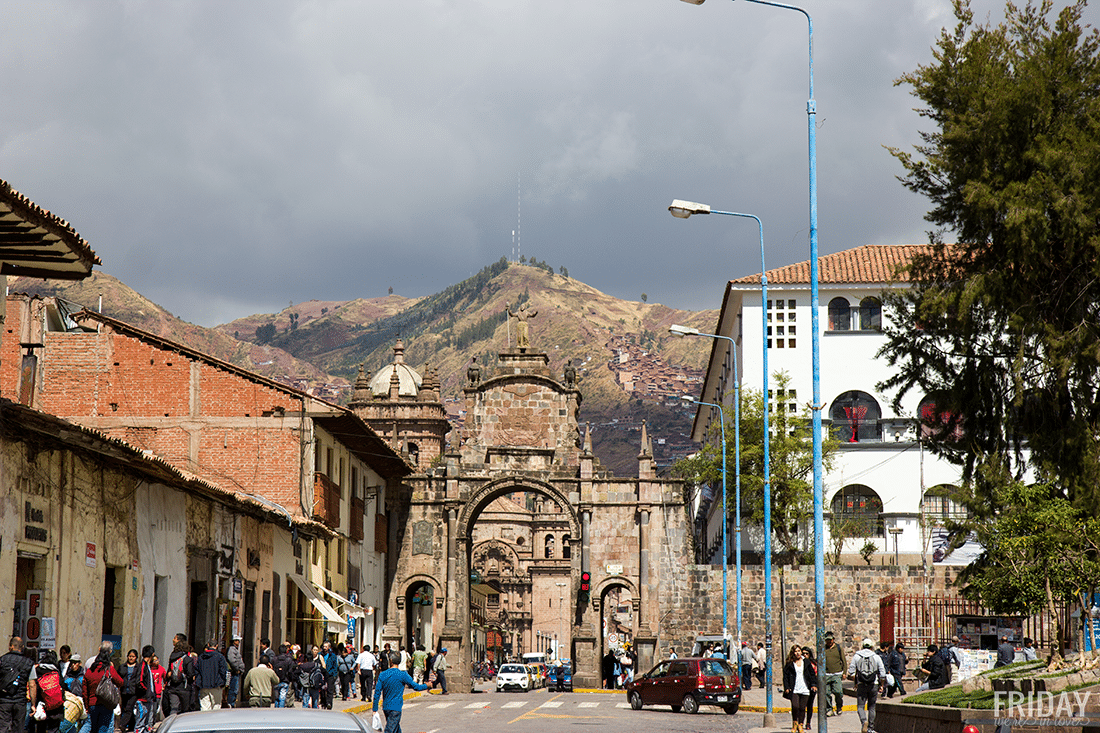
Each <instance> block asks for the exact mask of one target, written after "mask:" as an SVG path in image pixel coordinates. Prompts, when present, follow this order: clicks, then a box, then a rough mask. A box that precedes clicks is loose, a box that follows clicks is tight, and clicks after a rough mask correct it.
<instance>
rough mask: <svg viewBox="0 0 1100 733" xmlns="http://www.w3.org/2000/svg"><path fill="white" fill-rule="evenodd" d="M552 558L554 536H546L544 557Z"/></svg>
mask: <svg viewBox="0 0 1100 733" xmlns="http://www.w3.org/2000/svg"><path fill="white" fill-rule="evenodd" d="M553 556H554V535H552V534H548V535H546V557H548V558H550V557H553Z"/></svg>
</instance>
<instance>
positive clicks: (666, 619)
mask: <svg viewBox="0 0 1100 733" xmlns="http://www.w3.org/2000/svg"><path fill="white" fill-rule="evenodd" d="M666 570H671V573H669V575H667V576H666V575H664V573H665V572H666ZM661 571H662V577H661V585H660V587H661V591H660V596H661V598H660V603H661V627H660V630H659V645H660V649H661V653H662V654H663V653H665V652H667V649H668V647H669V646H670V645H672V646H675V647H676V649H677V651H678V652H680V653H681V654H682V653H683V652H684V650H690V646H691V643H692V641H693V640H694V639H695V636H696V635H698V634H721V633H722V568H721V567H714V566H710V565H689V566H686V567H684V568H682V569H679V570H677V569H675V568H672V567H671V566H669V565H662V567H661ZM956 575H957V571H956V570H955V569H954V568H948V567H932V568H931V569H930V570H929V573H928V574H927V575H926V574H925V571H924V569H923V568H922V567H918V566H913V567H896V566H895V567H861V566H851V565H845V566H833V565H831V566H828V567H826V568H825V609H824V611H825V629H826V631H832V632H834V633H835V634H836V637H837V640H838V642H839V643H840V645H841V646H842V647H843V648H844V651H845V653H846V654H847V653H850V652H851V651H853V650H855V649H858V648H859V643H860V642H861V641H862V640H863V639H864V638H870V639H873V640H874V641H875V642H876V643H877V642H878V641H879V638H880V636H881V630H880V628H879V600H880V599H882V598H883V597H885V596H888V595H890V594H893V593H898V594H915V593H921V592H923V591H924V590H925V589H928V590H929V592H930V593H931V594H932V595H942V594H944V593H949V592H951V584H952V582H953V581H954V579H955V577H956ZM735 578H736V575H735V568H734V566H733V565H732V564H731V565H730V567H729V578H728V586H729V591H728V593H729V596H728V598H729V600H728V615H729V630H730V633H731V634H733V635H734V636H735V637H736V634H737V628H736V618H737V615H736V608H737V605H736V604H737V593H736V580H735ZM742 598H743V602H742V618H743V621H742V638H743V639H744V640H745V641H748V642H750V643H751V644H752V645H753V646H754V647H755V646H756V643H757V642H758V641H763V640H764V634H765V619H764V571H763V568H762V567H760V566H755V565H754V566H749V567H745V568H744V570H743V574H742ZM784 607H785V608H786V638H787V643H788V645H791V644H794V643H797V644H802V645H809V646H814V643H815V639H814V629H815V621H814V568H813V566H812V565H809V566H807V565H802V566H799V567H789V566H788V567H778V566H773V568H772V640H773V648H775V649H776V650H777V651H776V654H777V655H778V654H779V652H778V647H779V643H780V618H781V617H780V611H781V610H782V609H783V608H784ZM910 656H911V657H912V656H913V655H912V654H911V655H910Z"/></svg>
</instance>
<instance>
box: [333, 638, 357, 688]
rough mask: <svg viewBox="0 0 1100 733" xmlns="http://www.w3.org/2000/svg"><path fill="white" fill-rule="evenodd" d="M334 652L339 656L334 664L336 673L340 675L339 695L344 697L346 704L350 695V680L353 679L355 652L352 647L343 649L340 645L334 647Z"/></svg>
mask: <svg viewBox="0 0 1100 733" xmlns="http://www.w3.org/2000/svg"><path fill="white" fill-rule="evenodd" d="M336 652H337V654H338V655H339V657H340V658H339V660H337V662H336V671H337V672H339V673H340V694H341V695H343V697H344V702H347V700H348V697H349V696H350V695H351V694H352V692H351V686H352V680H354V679H355V657H356V655H355V652H354V651H353V647H351V646H348V647H346V648H345V647H344V645H343V644H340V645H339V646H337V647H336Z"/></svg>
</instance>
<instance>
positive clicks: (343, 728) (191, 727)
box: [157, 708, 372, 733]
mask: <svg viewBox="0 0 1100 733" xmlns="http://www.w3.org/2000/svg"><path fill="white" fill-rule="evenodd" d="M157 730H158V731H159V733H199V731H203V732H204V733H222V732H223V731H225V732H226V733H228V731H234V732H236V731H242V730H250V731H279V733H298V732H299V731H300V732H301V733H323V732H326V731H332V732H333V733H372V731H371V730H370V725H369V723H368V721H366V720H364V719H363V718H359V717H357V716H355V715H352V714H350V713H341V712H338V711H336V710H317V709H310V708H293V709H289V710H288V709H286V708H281V709H276V708H237V709H232V708H227V709H224V710H208V711H203V712H192V713H181V714H179V715H172V716H170V717H169V718H168V719H167V720H165V721H164V722H163V723H162V724H161V726H160V728H158V729H157Z"/></svg>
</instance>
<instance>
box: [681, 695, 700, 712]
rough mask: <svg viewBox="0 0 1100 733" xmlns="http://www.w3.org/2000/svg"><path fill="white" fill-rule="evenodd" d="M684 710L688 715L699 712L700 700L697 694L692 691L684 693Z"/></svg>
mask: <svg viewBox="0 0 1100 733" xmlns="http://www.w3.org/2000/svg"><path fill="white" fill-rule="evenodd" d="M683 704H684V712H685V713H687V714H688V715H695V713H697V712H699V701H698V700H696V699H695V696H694V695H692V694H691V693H690V692H689V693H688V694H686V695H684V703H683Z"/></svg>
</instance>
